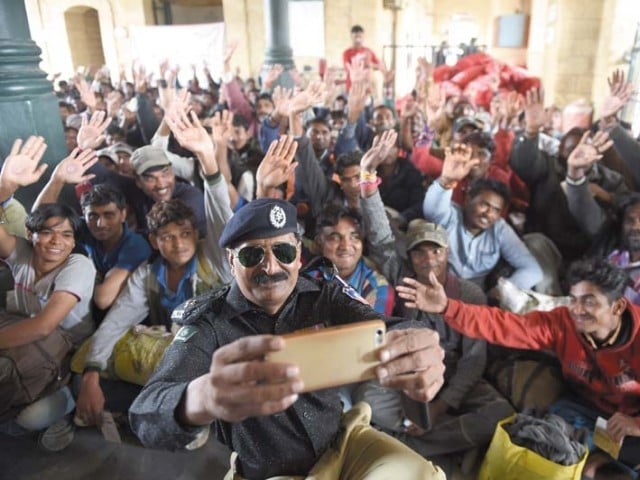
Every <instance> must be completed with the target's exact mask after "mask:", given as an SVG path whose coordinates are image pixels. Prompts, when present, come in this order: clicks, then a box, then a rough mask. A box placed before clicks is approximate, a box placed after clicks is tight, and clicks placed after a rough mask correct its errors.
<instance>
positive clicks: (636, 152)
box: [599, 70, 640, 183]
mask: <svg viewBox="0 0 640 480" xmlns="http://www.w3.org/2000/svg"><path fill="white" fill-rule="evenodd" d="M607 80H608V83H609V95H608V96H607V97H606V98H605V99H604V101H603V102H602V106H601V108H600V120H599V124H600V129H601V130H603V131H606V132H609V135H610V137H611V139H612V140H613V142H614V147H615V149H616V151H617V152H618V154H619V155H620V157H621V158H622V160H623V161H624V163H625V164H626V165H627V167H629V169H630V170H631V173H632V174H633V177H634V180H635V181H636V183H638V182H640V161H639V160H638V158H639V156H640V144H638V142H637V141H636V140H635V139H634V138H633V137H631V136H630V135H629V134H628V132H626V131H625V130H624V128H622V127H621V126H620V123H619V122H618V113H619V112H620V110H622V108H623V107H624V106H625V105H626V104H627V103H628V102H629V100H630V99H631V96H632V95H633V85H632V84H631V83H628V82H626V81H625V76H624V73H623V72H622V71H621V70H616V71H615V72H613V74H612V75H611V76H610V77H609V78H608V79H607Z"/></svg>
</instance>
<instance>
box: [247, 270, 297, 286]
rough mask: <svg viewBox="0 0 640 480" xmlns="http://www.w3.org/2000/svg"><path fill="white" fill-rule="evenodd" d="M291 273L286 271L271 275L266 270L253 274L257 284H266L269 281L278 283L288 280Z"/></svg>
mask: <svg viewBox="0 0 640 480" xmlns="http://www.w3.org/2000/svg"><path fill="white" fill-rule="evenodd" d="M288 278H289V275H288V274H287V273H286V272H278V273H275V274H273V275H269V274H268V273H265V272H260V273H257V274H255V275H254V276H253V278H252V280H253V282H254V283H255V284H257V285H266V284H267V283H276V282H282V281H284V280H287V279H288Z"/></svg>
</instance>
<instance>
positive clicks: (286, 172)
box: [256, 135, 298, 193]
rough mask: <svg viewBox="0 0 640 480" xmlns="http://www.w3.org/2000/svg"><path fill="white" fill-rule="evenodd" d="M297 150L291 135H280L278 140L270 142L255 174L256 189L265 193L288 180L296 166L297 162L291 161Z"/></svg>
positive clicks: (296, 143) (296, 144)
mask: <svg viewBox="0 0 640 480" xmlns="http://www.w3.org/2000/svg"><path fill="white" fill-rule="evenodd" d="M297 149H298V142H296V141H294V140H293V136H291V135H282V136H281V137H280V139H279V140H274V141H273V142H271V145H269V150H267V153H266V155H265V156H264V158H263V159H262V162H260V166H259V167H258V171H257V172H256V183H257V185H258V189H260V190H261V191H262V192H263V193H266V192H268V190H270V189H273V188H277V187H279V186H280V185H282V184H283V183H285V182H286V181H287V180H288V178H289V176H290V175H291V173H293V171H294V170H295V168H296V167H297V166H298V162H294V161H293V159H294V157H295V155H296V150H297Z"/></svg>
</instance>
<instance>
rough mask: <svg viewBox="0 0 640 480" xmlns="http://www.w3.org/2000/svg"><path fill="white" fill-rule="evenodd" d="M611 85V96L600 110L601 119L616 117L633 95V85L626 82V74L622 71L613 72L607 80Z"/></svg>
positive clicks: (605, 100) (604, 101)
mask: <svg viewBox="0 0 640 480" xmlns="http://www.w3.org/2000/svg"><path fill="white" fill-rule="evenodd" d="M607 82H608V83H609V95H608V96H607V97H606V98H605V99H604V100H603V102H602V106H601V108H600V117H601V118H608V117H615V116H616V114H617V113H618V112H619V111H620V110H622V109H623V108H624V106H625V105H626V104H627V102H628V101H629V99H631V96H632V95H633V85H632V84H631V83H628V82H625V78H624V72H623V71H622V70H620V69H618V70H616V71H614V72H613V74H612V75H611V77H609V78H608V79H607Z"/></svg>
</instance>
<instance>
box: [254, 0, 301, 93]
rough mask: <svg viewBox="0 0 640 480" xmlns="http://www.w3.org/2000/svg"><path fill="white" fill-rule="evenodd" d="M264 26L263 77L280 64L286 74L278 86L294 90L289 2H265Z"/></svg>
mask: <svg viewBox="0 0 640 480" xmlns="http://www.w3.org/2000/svg"><path fill="white" fill-rule="evenodd" d="M264 26H265V37H266V48H265V51H264V64H263V66H262V76H264V74H265V73H266V72H267V70H268V69H269V67H270V66H271V65H274V64H276V63H279V64H280V65H282V66H283V67H284V68H285V72H284V73H283V74H282V75H280V78H279V79H278V82H277V84H278V85H282V86H283V87H287V88H292V87H293V79H292V78H291V75H290V74H289V70H291V69H292V68H294V67H295V65H294V63H293V50H292V48H291V46H290V45H289V0H264ZM274 86H275V85H274Z"/></svg>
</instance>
